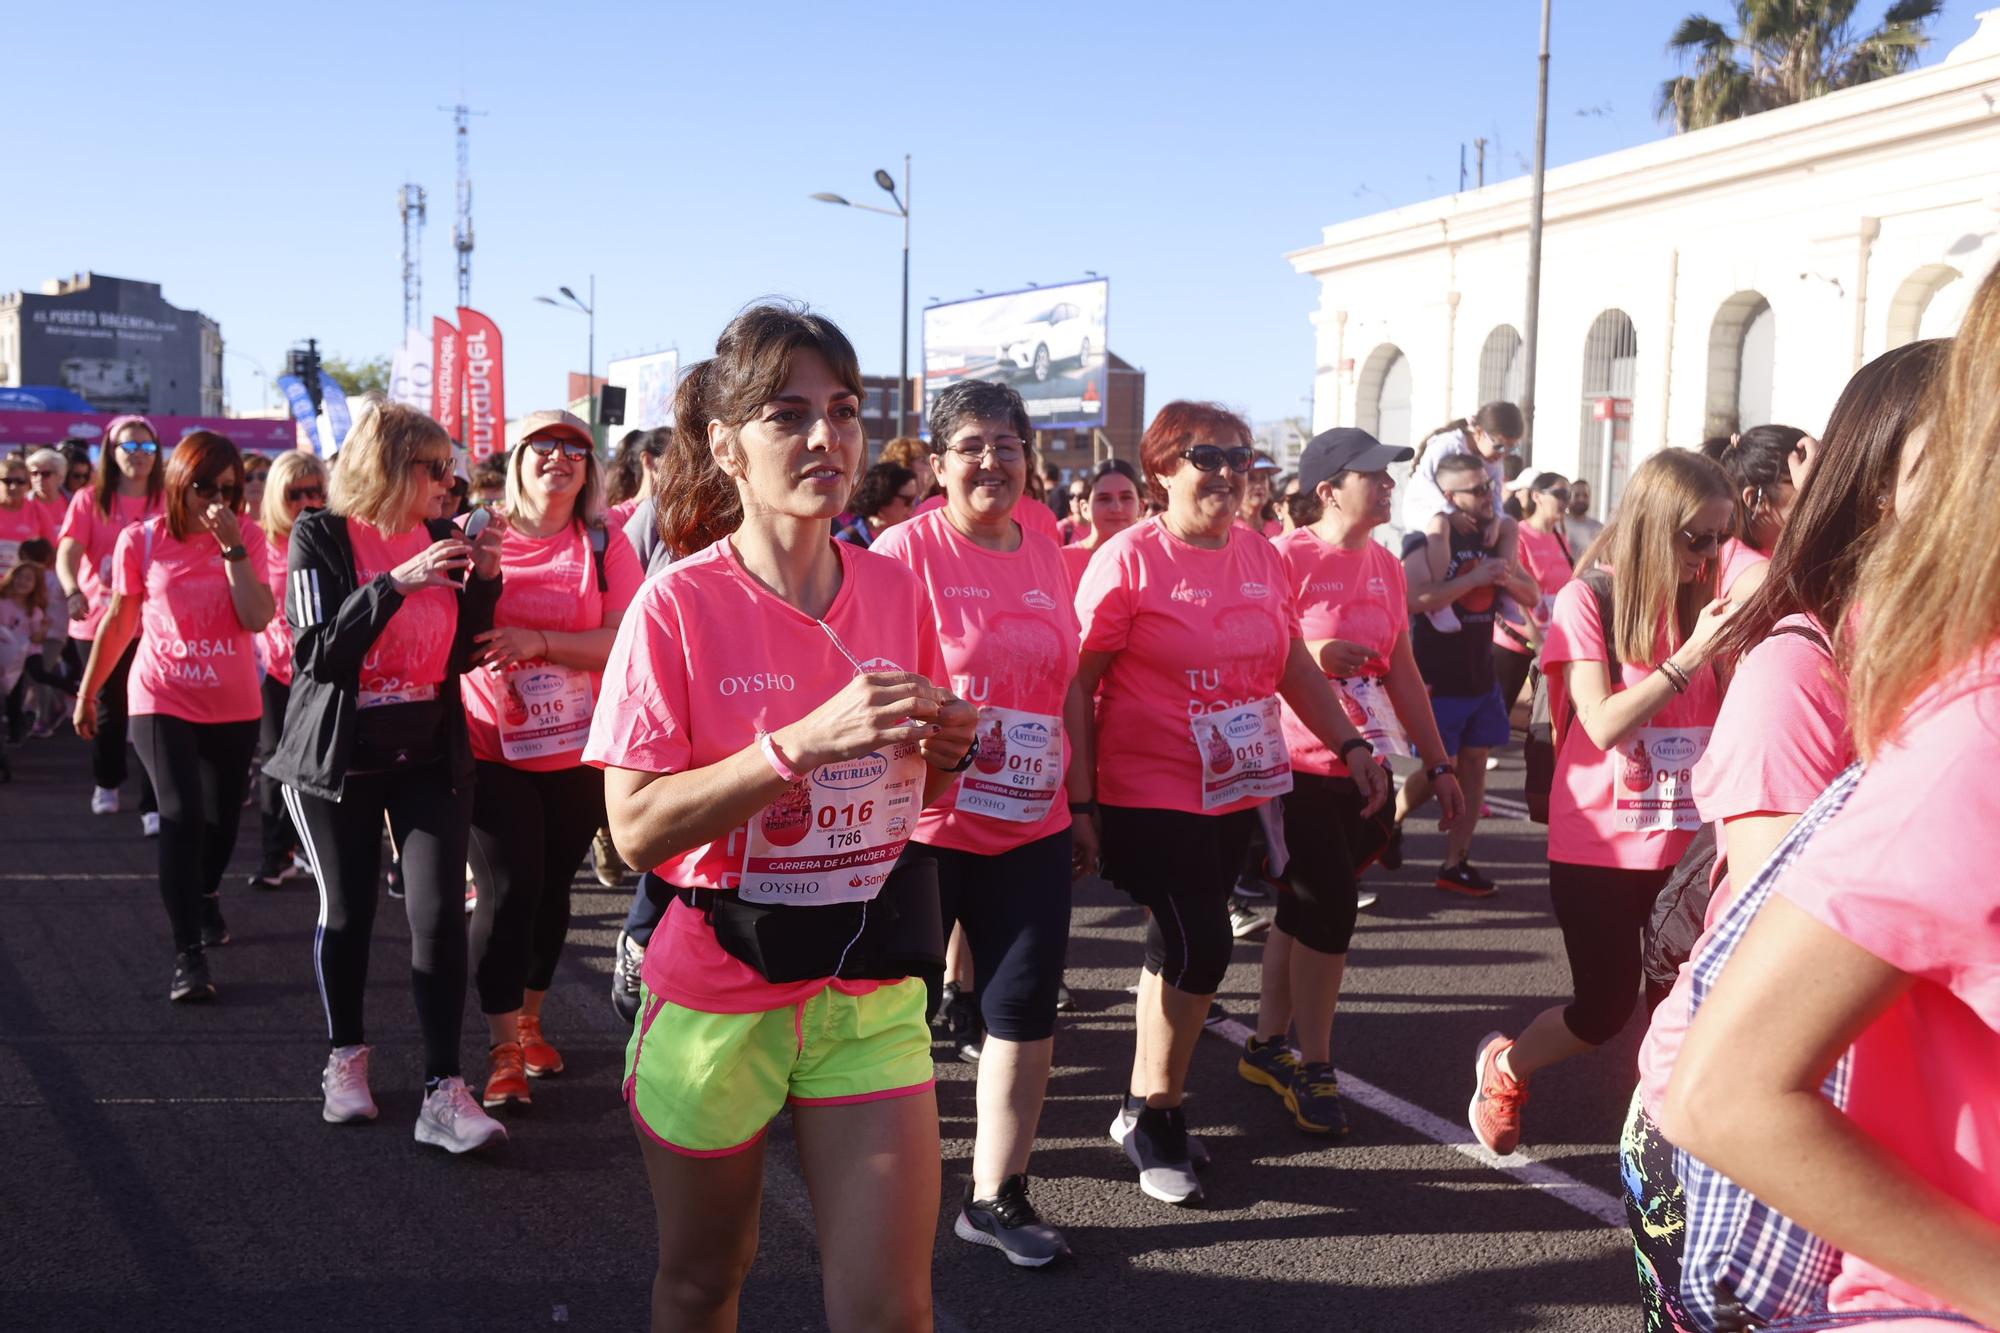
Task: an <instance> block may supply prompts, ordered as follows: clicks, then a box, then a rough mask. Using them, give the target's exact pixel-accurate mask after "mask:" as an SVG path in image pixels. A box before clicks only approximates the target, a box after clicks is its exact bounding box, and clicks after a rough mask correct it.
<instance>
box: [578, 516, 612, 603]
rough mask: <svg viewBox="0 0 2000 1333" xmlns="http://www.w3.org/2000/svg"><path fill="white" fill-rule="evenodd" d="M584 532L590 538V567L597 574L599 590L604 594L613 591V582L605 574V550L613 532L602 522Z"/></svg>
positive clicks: (593, 524) (594, 524) (599, 592)
mask: <svg viewBox="0 0 2000 1333" xmlns="http://www.w3.org/2000/svg"><path fill="white" fill-rule="evenodd" d="M584 533H585V534H586V535H587V536H588V537H589V538H590V567H591V569H592V570H594V571H595V572H596V574H597V591H598V594H599V595H600V596H602V595H603V594H604V593H607V592H609V591H611V582H610V580H609V579H607V578H605V576H604V551H605V548H606V547H608V546H609V545H610V544H611V534H610V532H609V531H607V530H606V528H605V526H604V525H603V524H602V523H592V524H591V525H590V526H589V527H587V528H585V529H584Z"/></svg>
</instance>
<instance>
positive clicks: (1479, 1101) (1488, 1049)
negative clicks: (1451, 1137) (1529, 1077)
mask: <svg viewBox="0 0 2000 1333" xmlns="http://www.w3.org/2000/svg"><path fill="white" fill-rule="evenodd" d="M1513 1045H1514V1039H1513V1038H1512V1037H1509V1036H1506V1035H1504V1034H1502V1033H1499V1032H1489V1033H1487V1034H1486V1035H1485V1037H1483V1038H1481V1039H1480V1042H1479V1054H1478V1055H1477V1056H1476V1057H1474V1060H1473V1066H1472V1068H1473V1079H1474V1081H1475V1086H1474V1087H1473V1090H1472V1104H1471V1105H1470V1106H1468V1107H1466V1110H1465V1118H1466V1121H1467V1123H1469V1124H1470V1125H1471V1126H1472V1133H1473V1137H1475V1138H1477V1139H1478V1140H1479V1141H1480V1142H1481V1143H1482V1144H1484V1145H1485V1146H1486V1147H1487V1148H1488V1149H1489V1150H1491V1151H1492V1152H1494V1153H1496V1154H1498V1155H1499V1156H1501V1157H1505V1156H1506V1155H1507V1154H1509V1153H1511V1152H1513V1151H1514V1149H1516V1148H1518V1147H1520V1146H1521V1108H1522V1107H1523V1106H1525V1105H1527V1102H1528V1085H1527V1084H1526V1083H1525V1082H1523V1081H1522V1080H1520V1079H1517V1078H1515V1077H1514V1076H1513V1075H1511V1074H1509V1073H1507V1072H1506V1071H1505V1070H1503V1069H1502V1068H1500V1053H1501V1052H1502V1051H1505V1050H1509V1049H1511V1048H1512V1047H1513Z"/></svg>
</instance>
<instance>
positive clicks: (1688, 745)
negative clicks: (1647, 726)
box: [1653, 736, 1699, 764]
mask: <svg viewBox="0 0 2000 1333" xmlns="http://www.w3.org/2000/svg"><path fill="white" fill-rule="evenodd" d="M1698 748H1699V747H1697V746H1696V745H1695V743H1694V740H1693V739H1692V738H1691V737H1687V736H1662V737H1660V739H1658V740H1657V741H1655V742H1653V758H1654V759H1655V760H1657V761H1658V762H1660V763H1663V764H1685V763H1688V762H1690V761H1691V760H1693V759H1694V757H1695V751H1696V750H1697V749H1698Z"/></svg>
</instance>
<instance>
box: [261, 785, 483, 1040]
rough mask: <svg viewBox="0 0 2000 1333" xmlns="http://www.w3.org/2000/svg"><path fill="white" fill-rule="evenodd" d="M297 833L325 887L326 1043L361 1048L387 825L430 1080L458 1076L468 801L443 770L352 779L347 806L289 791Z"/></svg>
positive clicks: (318, 958)
mask: <svg viewBox="0 0 2000 1333" xmlns="http://www.w3.org/2000/svg"><path fill="white" fill-rule="evenodd" d="M285 802H286V804H288V805H289V806H290V807H291V811H292V822H293V824H294V825H295V826H296V827H297V828H298V830H299V836H300V837H301V838H302V839H303V840H304V842H305V845H306V856H307V857H308V858H309V859H310V860H311V861H312V866H313V878H315V879H316V880H318V881H319V931H318V935H317V938H316V940H315V941H314V950H315V957H314V966H315V969H316V970H317V972H318V974H319V996H320V1002H321V1003H322V1004H323V1005H325V1007H326V1035H327V1041H328V1042H329V1043H330V1044H332V1045H334V1046H356V1045H359V1044H360V1043H361V1042H362V1040H363V1034H362V1025H361V1010H362V1000H363V997H364V994H365V992H366V991H367V988H368V944H369V940H370V939H371V938H372V937H373V935H374V932H375V903H376V899H377V897H378V895H379V894H380V893H381V873H382V816H383V814H384V813H385V812H386V813H387V814H388V816H389V836H390V837H391V838H393V839H394V840H395V844H396V848H397V850H398V851H399V852H400V853H401V860H402V866H403V910H404V911H405V912H406V913H407V914H408V916H409V919H410V989H411V990H412V991H413V992H414V993H415V997H416V1005H417V1023H418V1026H420V1027H421V1028H422V1029H423V1034H424V1076H425V1078H427V1079H440V1078H450V1077H452V1076H453V1075H455V1074H457V1073H458V1071H459V1066H458V1043H459V1028H460V1025H461V1024H462V1022H463V1021H464V1018H465V844H466V828H467V827H468V826H469V825H470V824H471V822H472V790H471V788H469V787H468V788H467V789H465V790H464V791H457V792H454V791H453V790H452V789H451V774H450V772H449V771H448V770H447V769H446V767H445V765H444V764H443V763H442V762H436V763H429V764H418V765H412V766H411V767H408V768H399V769H394V770H392V771H390V772H387V773H350V774H349V775H348V777H347V781H346V784H345V786H344V788H343V789H342V793H341V798H340V800H339V801H337V802H336V801H328V800H324V799H322V798H321V797H318V796H313V795H311V794H309V793H307V792H302V791H299V790H297V789H296V788H293V787H287V788H285Z"/></svg>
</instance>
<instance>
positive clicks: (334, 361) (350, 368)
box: [319, 356, 390, 397]
mask: <svg viewBox="0 0 2000 1333" xmlns="http://www.w3.org/2000/svg"><path fill="white" fill-rule="evenodd" d="M319 364H320V369H322V370H324V371H325V372H326V373H327V374H329V375H331V376H333V380H334V383H336V384H338V385H339V386H340V387H341V388H342V389H344V390H346V391H347V394H348V396H349V397H352V396H354V395H355V394H358V393H366V392H368V391H369V390H370V389H375V390H378V391H379V392H382V393H387V392H389V369H390V362H389V358H388V357H386V356H377V357H371V358H369V359H368V360H366V361H349V360H347V359H346V358H345V357H338V356H327V357H321V358H320V363H319Z"/></svg>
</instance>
